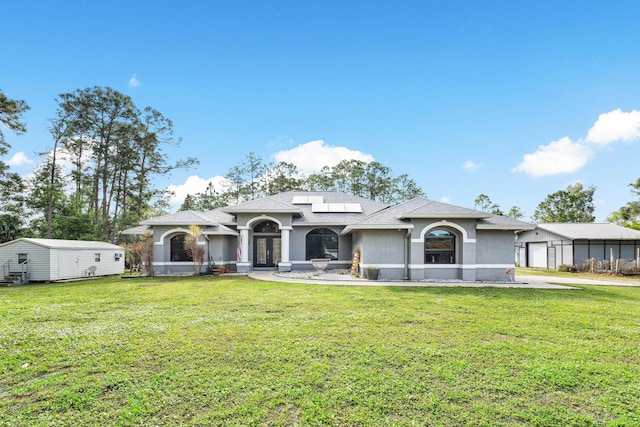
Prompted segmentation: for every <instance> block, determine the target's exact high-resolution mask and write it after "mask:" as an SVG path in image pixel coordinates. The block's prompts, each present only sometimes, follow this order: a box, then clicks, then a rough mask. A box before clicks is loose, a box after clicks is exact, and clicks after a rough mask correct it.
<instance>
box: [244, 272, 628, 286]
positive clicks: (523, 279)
mask: <svg viewBox="0 0 640 427" xmlns="http://www.w3.org/2000/svg"><path fill="white" fill-rule="evenodd" d="M249 277H251V278H254V279H257V280H265V281H270V282H287V283H309V284H316V285H343V286H414V287H425V288H426V287H465V288H486V287H492V288H532V289H564V290H576V289H579V288H576V287H572V286H566V285H563V284H562V283H566V284H585V285H609V286H611V285H614V286H640V284H638V283H636V284H631V283H626V282H625V283H624V284H623V283H620V282H614V281H600V280H586V279H564V278H558V277H549V276H528V275H527V276H516V278H515V281H514V282H463V281H451V282H424V281H415V282H412V281H383V280H366V279H360V278H355V277H354V276H351V275H350V274H333V273H330V272H327V273H321V274H315V273H314V272H299V273H291V274H286V273H276V272H273V271H254V272H252V273H250V274H249Z"/></svg>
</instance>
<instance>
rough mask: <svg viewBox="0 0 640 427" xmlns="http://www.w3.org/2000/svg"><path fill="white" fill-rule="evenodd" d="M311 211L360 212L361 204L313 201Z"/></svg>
mask: <svg viewBox="0 0 640 427" xmlns="http://www.w3.org/2000/svg"><path fill="white" fill-rule="evenodd" d="M311 212H316V213H319V212H330V213H361V212H362V206H360V203H314V204H312V205H311Z"/></svg>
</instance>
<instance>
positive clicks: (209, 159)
mask: <svg viewBox="0 0 640 427" xmlns="http://www.w3.org/2000/svg"><path fill="white" fill-rule="evenodd" d="M2 9H3V11H2V15H3V17H2V25H1V26H0V39H1V40H3V42H2V47H1V48H0V58H1V61H2V67H0V89H2V90H3V91H4V92H5V93H6V95H7V96H9V97H10V98H14V99H24V100H25V101H27V102H28V103H29V105H30V106H31V110H30V111H29V112H28V113H27V114H26V116H25V120H26V123H27V127H28V132H27V134H25V135H21V136H16V135H13V134H10V133H6V136H7V137H8V140H9V142H10V143H11V144H12V150H11V152H10V153H9V155H8V156H6V158H4V159H3V160H4V161H5V162H9V163H10V164H11V165H12V166H11V168H12V170H13V171H16V172H19V173H21V174H25V175H26V174H29V173H30V172H31V171H32V170H33V168H34V167H35V165H36V163H37V162H38V161H39V159H38V156H37V154H36V153H38V152H42V151H45V150H48V149H49V148H50V147H51V138H50V136H49V134H48V131H47V126H48V119H49V118H50V117H52V116H53V114H54V112H55V110H56V102H55V99H56V97H57V95H59V94H60V93H65V92H71V91H74V90H76V89H81V88H86V87H90V86H109V87H112V88H113V89H116V90H118V91H121V92H123V93H125V94H127V95H129V96H131V97H132V99H133V101H134V102H135V103H136V105H137V106H138V107H140V108H143V107H145V106H151V107H153V108H156V109H157V110H159V111H160V112H162V113H163V114H164V115H165V116H166V117H168V118H170V119H171V120H173V122H174V130H175V135H176V136H177V137H180V138H182V144H181V146H180V147H179V148H172V147H168V148H167V149H166V152H167V154H168V155H169V156H170V158H172V159H177V158H181V157H186V156H194V157H199V158H200V159H201V163H200V165H199V166H198V167H196V168H194V169H191V170H189V171H179V172H175V173H173V174H172V175H171V176H168V177H162V178H159V180H158V182H157V185H158V186H159V187H167V186H172V187H171V188H173V189H175V190H176V191H177V193H178V194H182V195H183V194H184V193H185V191H190V192H194V191H197V190H199V186H201V185H202V186H204V185H206V182H207V181H209V180H212V179H213V180H215V179H216V177H219V176H222V175H225V174H226V173H227V171H228V170H229V168H230V167H232V166H235V165H237V164H239V163H240V161H241V160H242V159H243V158H244V157H245V156H246V155H247V154H248V153H249V152H254V153H256V154H257V155H258V156H260V157H262V158H263V160H264V161H265V162H269V161H278V160H286V161H290V162H293V163H295V164H297V165H298V166H299V168H300V169H301V170H304V171H310V170H312V169H314V168H316V169H319V168H320V167H322V166H324V165H331V164H333V163H336V162H338V161H339V160H342V159H344V158H359V159H363V160H367V161H370V160H375V161H378V162H380V163H382V164H383V165H385V166H388V167H390V168H391V169H392V171H393V173H394V174H395V175H400V174H407V175H409V176H410V177H411V178H413V179H414V180H415V181H416V182H417V183H418V184H419V185H420V186H421V187H422V188H423V190H424V191H425V192H426V194H427V196H428V197H429V198H431V199H434V200H440V201H446V202H449V203H452V204H455V205H459V206H465V207H473V205H474V200H475V198H476V197H477V196H478V195H479V194H481V193H484V194H486V195H488V196H489V197H490V198H491V200H492V201H493V202H495V203H497V204H499V205H500V206H501V207H502V208H503V209H504V210H508V209H509V208H510V207H511V206H513V205H516V206H519V207H520V208H521V209H522V210H523V211H524V212H525V219H529V218H530V216H531V215H532V214H533V212H534V210H535V208H536V206H537V205H538V203H540V202H541V201H542V200H544V198H545V197H546V196H547V195H548V194H551V193H553V192H555V191H558V190H561V189H565V188H566V186H567V185H568V184H572V183H576V182H581V183H583V184H584V185H585V186H590V185H594V186H596V187H597V190H596V193H595V198H596V206H597V208H596V216H597V220H598V221H604V219H605V218H606V217H607V216H608V215H609V214H610V213H611V212H612V211H614V210H616V209H618V208H619V207H620V206H622V205H624V204H625V203H626V202H628V201H630V200H632V198H633V196H632V194H631V192H630V189H629V186H628V184H630V183H631V182H635V181H636V179H637V178H638V177H640V168H638V166H637V165H638V154H640V112H639V111H638V110H640V96H639V95H640V55H638V52H639V48H640V26H639V25H638V22H640V2H637V1H615V0H614V1H608V2H603V1H588V0H581V1H535V2H525V1H522V2H520V1H518V2H514V1H499V0H494V1H488V0H485V1H482V0H478V1H428V0H423V1H389V2H376V1H304V0H303V1H252V2H249V1H231V0H229V1H211V2H209V1H201V2H196V1H180V2H177V1H171V2H168V1H135V2H130V1H119V0H117V1H113V0H112V1H108V2H107V1H80V0H78V1H63V0H59V1H55V2H51V1H30V0H23V1H16V0H7V1H5V2H3V7H2Z"/></svg>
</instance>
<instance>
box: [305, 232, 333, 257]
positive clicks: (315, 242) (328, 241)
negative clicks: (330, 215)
mask: <svg viewBox="0 0 640 427" xmlns="http://www.w3.org/2000/svg"><path fill="white" fill-rule="evenodd" d="M306 244H307V250H306V253H307V256H306V259H313V258H327V259H338V235H337V234H336V232H335V231H333V230H330V229H328V228H316V229H314V230H311V231H310V232H309V234H307V242H306Z"/></svg>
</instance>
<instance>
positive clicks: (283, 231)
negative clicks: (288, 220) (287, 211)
mask: <svg viewBox="0 0 640 427" xmlns="http://www.w3.org/2000/svg"><path fill="white" fill-rule="evenodd" d="M290 232H291V227H281V228H280V252H281V253H280V262H279V263H278V270H280V271H291V261H290V260H289V235H290Z"/></svg>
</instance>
